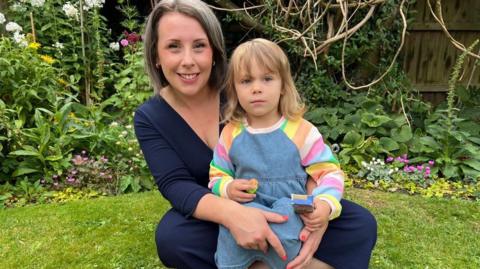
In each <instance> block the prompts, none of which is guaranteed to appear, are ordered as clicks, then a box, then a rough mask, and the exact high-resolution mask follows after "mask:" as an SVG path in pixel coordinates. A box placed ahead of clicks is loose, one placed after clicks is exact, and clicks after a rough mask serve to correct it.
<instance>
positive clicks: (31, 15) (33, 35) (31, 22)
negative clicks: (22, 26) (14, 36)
mask: <svg viewBox="0 0 480 269" xmlns="http://www.w3.org/2000/svg"><path fill="white" fill-rule="evenodd" d="M30 24H31V25H32V37H33V42H34V43H35V42H37V39H36V38H35V23H33V12H30Z"/></svg>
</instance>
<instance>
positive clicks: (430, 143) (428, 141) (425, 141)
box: [420, 136, 442, 150]
mask: <svg viewBox="0 0 480 269" xmlns="http://www.w3.org/2000/svg"><path fill="white" fill-rule="evenodd" d="M420 143H422V145H424V146H426V147H429V148H431V149H434V150H441V149H442V147H441V146H440V144H438V143H437V141H435V139H433V137H431V136H424V137H420Z"/></svg>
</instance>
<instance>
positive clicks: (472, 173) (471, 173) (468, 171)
mask: <svg viewBox="0 0 480 269" xmlns="http://www.w3.org/2000/svg"><path fill="white" fill-rule="evenodd" d="M460 169H461V170H462V172H463V174H464V175H465V176H468V177H471V178H473V179H478V178H480V171H478V170H476V169H472V168H470V167H468V166H466V165H460Z"/></svg>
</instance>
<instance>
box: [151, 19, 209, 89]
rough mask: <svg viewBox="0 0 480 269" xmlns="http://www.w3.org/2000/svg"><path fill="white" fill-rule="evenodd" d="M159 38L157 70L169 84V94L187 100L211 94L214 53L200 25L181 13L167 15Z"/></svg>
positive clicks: (159, 25) (160, 28)
mask: <svg viewBox="0 0 480 269" xmlns="http://www.w3.org/2000/svg"><path fill="white" fill-rule="evenodd" d="M158 37H159V38H158V44H157V63H156V64H155V67H156V68H159V69H161V72H162V73H163V75H164V76H165V79H166V80H167V81H168V82H169V84H170V85H169V87H168V90H169V91H173V92H179V93H181V94H184V95H185V96H193V95H197V94H199V93H202V92H205V93H208V92H209V90H208V87H209V85H208V83H207V82H208V79H209V78H210V72H211V68H212V65H213V58H212V56H213V51H212V48H211V46H210V42H209V40H208V36H207V34H206V33H205V31H203V29H202V26H201V25H200V23H198V21H197V20H195V19H193V18H191V17H188V16H186V15H183V14H180V13H167V14H165V16H163V17H162V18H161V19H160V21H159V23H158ZM201 87H205V88H206V89H203V88H201Z"/></svg>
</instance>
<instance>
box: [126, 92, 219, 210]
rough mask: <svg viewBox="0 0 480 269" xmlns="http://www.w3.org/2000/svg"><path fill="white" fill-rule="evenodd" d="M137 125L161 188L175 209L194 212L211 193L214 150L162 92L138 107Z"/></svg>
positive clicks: (137, 131) (144, 152)
mask: <svg viewBox="0 0 480 269" xmlns="http://www.w3.org/2000/svg"><path fill="white" fill-rule="evenodd" d="M134 127H135V134H136V136H137V139H138V142H139V144H140V148H141V150H142V152H143V155H144V157H145V160H146V162H147V165H148V167H149V168H150V171H151V173H152V175H153V177H154V180H155V183H156V184H157V186H158V189H159V191H160V192H161V194H162V195H163V196H164V197H165V198H166V199H167V200H168V201H169V202H170V204H171V205H172V207H173V208H174V209H176V210H177V211H179V212H180V213H182V214H183V215H185V216H187V217H188V216H190V215H192V214H193V212H194V211H195V209H196V207H197V204H198V202H199V200H200V199H201V198H202V197H203V196H204V195H205V194H207V193H211V192H210V190H209V189H208V188H207V185H208V169H209V163H210V161H211V160H212V157H213V151H212V150H211V149H210V148H209V147H208V146H207V145H206V144H205V143H204V142H203V141H202V140H201V139H200V138H199V137H198V136H197V134H196V133H195V132H194V131H193V130H192V129H191V128H190V126H189V125H188V124H187V122H186V121H185V120H184V119H183V118H182V117H181V116H180V115H179V114H178V113H177V112H176V111H175V110H174V109H173V108H172V107H171V106H170V105H169V104H168V103H167V102H166V101H165V100H163V99H162V98H161V97H159V96H155V97H152V98H151V99H149V100H148V101H146V102H145V103H144V104H142V105H141V106H140V107H139V108H138V109H137V111H136V112H135V116H134ZM219 128H220V126H219Z"/></svg>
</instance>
